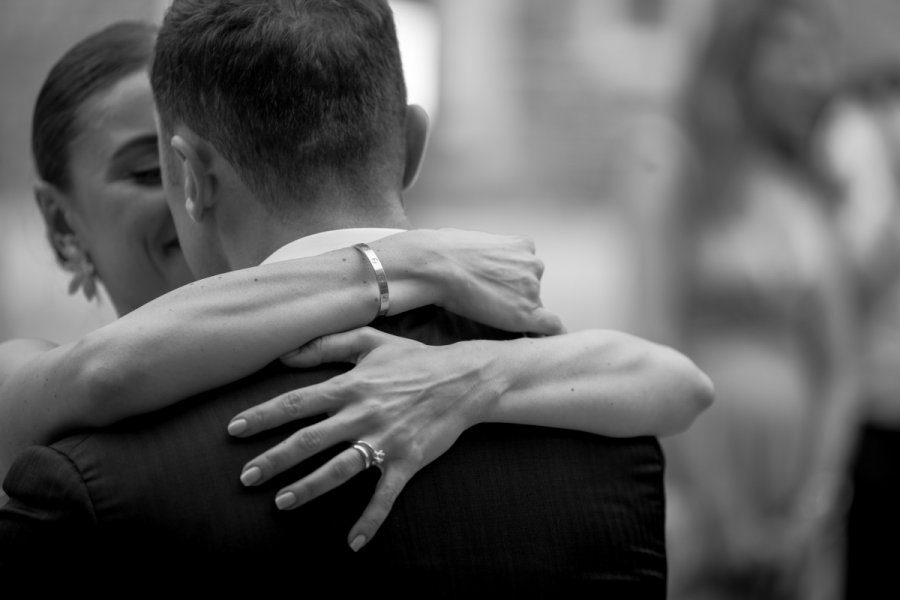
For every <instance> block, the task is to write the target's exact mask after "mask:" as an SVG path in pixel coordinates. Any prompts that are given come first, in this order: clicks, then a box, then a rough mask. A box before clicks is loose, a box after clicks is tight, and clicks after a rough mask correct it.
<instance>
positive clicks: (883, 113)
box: [821, 63, 900, 600]
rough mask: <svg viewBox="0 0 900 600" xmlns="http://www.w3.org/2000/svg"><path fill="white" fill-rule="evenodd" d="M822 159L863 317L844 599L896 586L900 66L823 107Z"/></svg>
mask: <svg viewBox="0 0 900 600" xmlns="http://www.w3.org/2000/svg"><path fill="white" fill-rule="evenodd" d="M824 133H825V135H823V136H822V140H821V147H822V159H823V160H822V162H823V164H824V165H825V167H826V168H828V169H829V170H830V171H831V172H832V173H833V176H834V179H835V182H836V183H837V184H838V185H839V186H840V187H841V190H842V201H841V203H840V204H839V205H838V207H837V210H836V212H835V220H836V223H837V225H838V227H839V229H840V231H841V234H842V235H843V237H844V239H845V240H846V242H847V244H848V247H849V248H850V250H851V258H852V260H853V266H854V271H855V274H856V277H857V279H856V284H855V287H856V290H857V293H858V297H857V300H858V307H859V309H860V319H861V331H862V336H861V343H862V351H861V357H862V375H863V377H862V384H863V389H862V394H863V396H862V400H863V404H862V424H861V435H860V438H859V444H858V447H857V451H856V455H855V457H854V458H855V460H854V464H853V479H852V483H853V497H852V498H853V499H852V503H851V505H850V510H849V514H848V518H847V546H846V561H847V562H846V586H845V590H846V598H847V599H848V600H853V599H857V598H863V599H864V598H874V597H878V596H881V595H884V594H885V593H888V594H889V595H896V592H894V593H893V594H890V592H889V590H891V589H894V588H896V587H897V584H896V582H895V581H894V576H893V571H892V568H893V566H894V562H895V560H894V559H895V558H896V557H897V552H896V550H894V549H893V548H892V547H891V541H892V540H896V539H897V538H898V537H900V515H898V513H897V511H896V507H897V506H898V505H900V479H898V477H897V473H898V472H900V235H898V233H900V186H898V182H900V179H898V174H900V63H898V64H896V65H887V66H883V67H875V68H870V69H868V70H866V71H865V72H863V73H859V74H858V75H856V76H855V77H853V78H852V80H851V81H850V82H849V83H848V84H847V85H846V86H845V88H844V89H843V90H842V93H841V94H840V95H839V96H838V97H837V98H836V101H835V102H834V103H833V107H832V108H831V110H830V111H829V118H828V127H827V128H825V131H824Z"/></svg>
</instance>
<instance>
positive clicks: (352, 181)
mask: <svg viewBox="0 0 900 600" xmlns="http://www.w3.org/2000/svg"><path fill="white" fill-rule="evenodd" d="M151 81H152V85H153V92H154V97H155V101H156V105H157V111H158V113H159V118H160V124H161V128H162V130H163V131H164V132H166V133H171V132H172V131H173V129H174V127H176V126H178V125H184V126H187V127H189V128H190V129H191V130H193V131H194V132H195V133H196V134H197V135H199V136H201V137H202V138H204V139H206V140H207V141H209V142H210V143H211V144H212V145H213V146H215V147H216V149H217V150H218V151H219V152H220V153H221V154H222V155H223V156H224V157H225V158H226V159H227V160H228V161H229V162H230V163H231V164H232V165H233V166H234V168H235V170H236V172H237V173H238V175H239V176H240V178H241V179H242V180H243V182H244V183H245V185H247V187H248V188H249V189H250V190H251V191H252V192H253V193H254V194H256V195H257V196H258V197H259V198H260V199H261V200H262V201H263V202H264V203H265V204H266V205H267V207H268V208H269V209H270V210H271V212H273V214H280V215H285V214H287V213H288V212H289V211H292V210H293V207H292V206H289V205H285V204H286V203H289V202H293V201H295V200H296V201H300V202H302V199H303V198H309V197H313V196H315V195H316V194H317V193H319V192H320V191H321V190H323V189H328V188H330V187H332V186H333V185H334V184H335V182H341V185H342V186H347V185H350V186H352V187H353V189H354V190H356V191H358V192H360V193H362V194H373V193H374V194H379V193H384V192H385V191H391V190H393V189H396V190H397V191H399V190H400V188H401V181H402V178H403V169H404V148H405V142H404V135H405V134H404V123H405V118H406V108H407V104H406V87H405V83H404V79H403V69H402V65H401V62H400V53H399V48H398V44H397V37H396V32H395V29H394V21H393V14H392V12H391V9H390V7H389V6H388V4H387V2H386V0H216V1H209V0H175V1H174V2H173V4H172V5H171V7H170V8H169V10H168V12H167V14H166V17H165V20H164V22H163V25H162V28H161V30H160V33H159V37H158V40H157V45H156V53H155V57H154V62H153V68H152V73H151Z"/></svg>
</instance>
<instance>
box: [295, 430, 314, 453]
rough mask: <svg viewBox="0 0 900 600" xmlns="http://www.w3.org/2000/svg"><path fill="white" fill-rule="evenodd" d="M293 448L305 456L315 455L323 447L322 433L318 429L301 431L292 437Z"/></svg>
mask: <svg viewBox="0 0 900 600" xmlns="http://www.w3.org/2000/svg"><path fill="white" fill-rule="evenodd" d="M291 446H293V447H294V448H295V449H297V450H299V451H300V452H303V453H305V454H312V453H315V452H317V451H318V450H319V449H320V448H321V447H322V433H321V432H320V431H319V430H318V429H317V428H316V427H307V428H306V429H301V430H300V431H298V432H297V433H295V434H294V435H293V436H292V437H291Z"/></svg>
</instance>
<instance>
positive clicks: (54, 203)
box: [34, 181, 78, 260]
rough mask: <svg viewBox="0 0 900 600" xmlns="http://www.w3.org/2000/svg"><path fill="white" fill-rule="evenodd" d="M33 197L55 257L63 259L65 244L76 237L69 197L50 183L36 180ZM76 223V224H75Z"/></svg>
mask: <svg viewBox="0 0 900 600" xmlns="http://www.w3.org/2000/svg"><path fill="white" fill-rule="evenodd" d="M34 198H35V200H36V201H37V205H38V209H39V210H40V212H41V217H43V219H44V224H45V225H46V226H47V238H48V239H49V240H50V245H51V246H52V247H53V251H54V252H55V253H56V256H57V258H59V259H60V260H65V257H66V256H67V255H66V251H67V250H68V248H67V246H70V245H71V244H72V243H73V241H75V240H77V239H78V235H77V234H76V233H75V229H74V228H73V227H72V222H71V221H72V218H73V215H72V210H71V202H72V200H71V198H70V197H69V196H68V195H67V194H65V193H64V192H63V191H61V190H60V189H59V188H58V187H56V186H55V185H53V184H52V183H47V182H46V181H38V182H37V183H36V184H35V185H34ZM76 225H77V224H76Z"/></svg>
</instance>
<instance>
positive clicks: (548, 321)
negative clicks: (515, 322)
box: [523, 307, 566, 335]
mask: <svg viewBox="0 0 900 600" xmlns="http://www.w3.org/2000/svg"><path fill="white" fill-rule="evenodd" d="M523 329H525V331H528V332H529V333H537V334H541V335H560V334H563V333H565V332H566V328H565V327H564V326H563V323H562V319H560V318H559V316H558V315H557V314H556V313H554V312H551V311H549V310H547V309H546V308H544V307H538V308H535V309H534V310H533V311H532V312H531V322H530V326H528V327H525V328H523Z"/></svg>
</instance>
